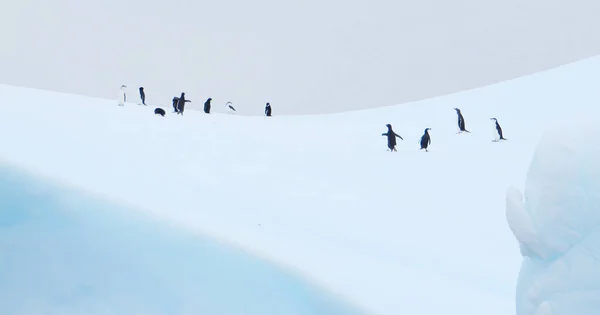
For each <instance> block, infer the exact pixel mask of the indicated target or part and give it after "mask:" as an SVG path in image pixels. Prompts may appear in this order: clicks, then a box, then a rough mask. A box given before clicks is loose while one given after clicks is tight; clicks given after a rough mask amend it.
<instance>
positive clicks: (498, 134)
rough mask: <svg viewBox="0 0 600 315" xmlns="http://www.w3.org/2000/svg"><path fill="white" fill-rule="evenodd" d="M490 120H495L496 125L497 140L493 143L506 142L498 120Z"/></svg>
mask: <svg viewBox="0 0 600 315" xmlns="http://www.w3.org/2000/svg"><path fill="white" fill-rule="evenodd" d="M490 120H493V121H494V122H495V123H496V133H495V139H494V140H493V141H494V142H498V141H500V140H506V139H505V138H504V135H502V127H500V124H499V123H498V119H496V118H490Z"/></svg>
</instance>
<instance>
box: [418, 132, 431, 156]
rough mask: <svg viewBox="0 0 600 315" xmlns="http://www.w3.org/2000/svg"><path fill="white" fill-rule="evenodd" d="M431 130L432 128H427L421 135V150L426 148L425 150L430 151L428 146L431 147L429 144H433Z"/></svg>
mask: <svg viewBox="0 0 600 315" xmlns="http://www.w3.org/2000/svg"><path fill="white" fill-rule="evenodd" d="M429 130H431V128H425V133H424V134H423V136H422V137H421V149H420V150H423V149H425V152H429V151H428V150H427V147H429V145H430V144H431V137H429Z"/></svg>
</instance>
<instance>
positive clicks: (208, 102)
mask: <svg viewBox="0 0 600 315" xmlns="http://www.w3.org/2000/svg"><path fill="white" fill-rule="evenodd" d="M210 101H212V98H210V97H209V98H208V99H207V100H206V102H204V112H205V113H206V114H210V107H211V106H210Z"/></svg>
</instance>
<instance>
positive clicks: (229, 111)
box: [225, 102, 235, 114]
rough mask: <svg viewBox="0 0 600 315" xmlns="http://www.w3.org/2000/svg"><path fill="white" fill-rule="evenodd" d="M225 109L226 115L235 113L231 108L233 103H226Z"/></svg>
mask: <svg viewBox="0 0 600 315" xmlns="http://www.w3.org/2000/svg"><path fill="white" fill-rule="evenodd" d="M225 107H226V108H227V112H228V113H230V114H233V113H234V112H235V108H234V107H233V103H231V102H227V103H226V104H225Z"/></svg>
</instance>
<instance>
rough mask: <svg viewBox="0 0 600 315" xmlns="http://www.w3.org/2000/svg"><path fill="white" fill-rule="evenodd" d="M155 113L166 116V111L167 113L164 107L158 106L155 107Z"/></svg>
mask: <svg viewBox="0 0 600 315" xmlns="http://www.w3.org/2000/svg"><path fill="white" fill-rule="evenodd" d="M154 114H155V115H161V116H163V117H165V114H166V113H165V110H164V109H162V108H160V107H157V108H155V109H154Z"/></svg>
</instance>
